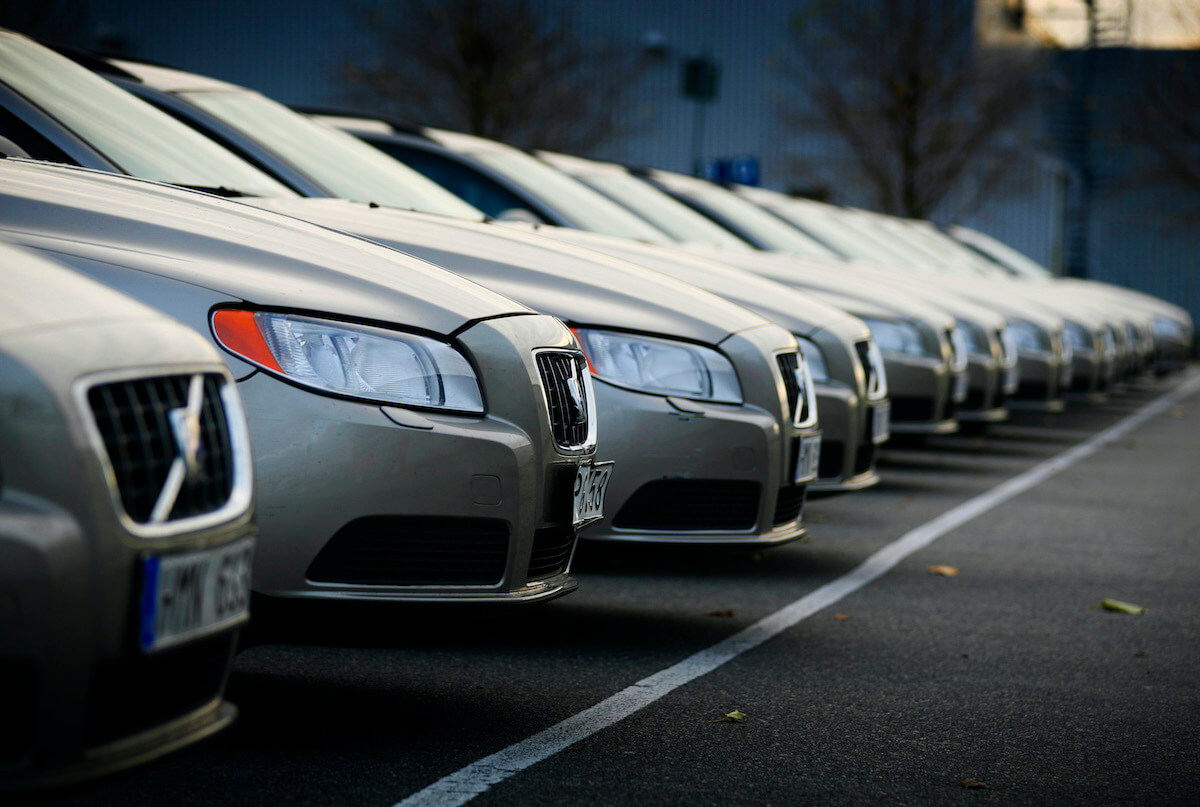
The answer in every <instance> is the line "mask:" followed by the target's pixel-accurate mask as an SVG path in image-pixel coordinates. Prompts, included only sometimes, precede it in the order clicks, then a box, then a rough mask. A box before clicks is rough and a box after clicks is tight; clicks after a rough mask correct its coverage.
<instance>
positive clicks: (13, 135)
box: [0, 107, 76, 165]
mask: <svg viewBox="0 0 1200 807" xmlns="http://www.w3.org/2000/svg"><path fill="white" fill-rule="evenodd" d="M0 137H7V138H8V139H9V140H11V141H12V142H13V143H15V144H16V145H18V146H20V147H21V148H23V149H25V153H27V154H28V155H29V156H30V157H32V158H33V159H35V160H46V161H47V162H54V163H67V164H69V165H75V164H76V163H75V160H72V159H71V158H70V157H68V156H67V155H66V153H65V152H64V151H63V150H62V149H60V148H59V147H58V146H56V145H54V144H53V143H51V142H50V141H49V140H47V139H46V138H45V137H44V136H42V135H41V134H40V133H38V131H37V130H36V129H34V128H33V127H32V126H30V125H29V124H28V123H26V122H25V121H23V120H21V119H20V118H18V117H17V116H16V115H14V114H13V113H12V112H9V111H8V110H7V109H4V108H3V107H0Z"/></svg>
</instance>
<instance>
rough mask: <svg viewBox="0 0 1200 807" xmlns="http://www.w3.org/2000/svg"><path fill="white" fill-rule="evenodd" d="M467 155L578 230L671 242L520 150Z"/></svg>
mask: <svg viewBox="0 0 1200 807" xmlns="http://www.w3.org/2000/svg"><path fill="white" fill-rule="evenodd" d="M471 156H472V157H474V158H475V159H477V160H479V161H480V162H482V163H487V164H488V165H489V166H491V167H492V168H494V169H496V170H497V171H499V172H500V173H501V174H503V175H504V176H505V177H507V178H508V179H509V180H511V181H513V182H515V183H517V184H519V185H520V186H521V187H522V188H524V189H525V191H526V192H527V193H529V194H531V195H533V196H536V197H539V198H541V199H544V200H545V204H546V206H547V207H551V208H557V209H559V210H561V211H562V213H563V215H564V216H566V217H567V218H569V219H571V220H572V221H574V222H575V223H576V224H577V225H578V226H579V228H580V229H583V230H590V231H592V232H595V233H604V234H606V235H615V236H620V237H621V238H633V239H636V240H638V241H649V242H650V243H653V244H669V243H671V239H670V238H669V237H667V235H666V234H665V233H663V232H662V231H660V230H657V229H655V228H654V227H652V226H651V225H650V224H647V223H646V222H644V221H642V220H641V219H639V218H638V217H637V216H635V215H633V214H632V213H630V212H629V211H628V210H626V209H625V208H623V207H621V206H620V205H618V204H617V203H616V202H614V201H612V200H611V199H609V198H607V197H605V196H602V195H601V194H599V193H597V192H596V191H594V190H592V189H591V188H589V187H588V186H586V185H584V184H583V183H581V182H578V181H576V180H575V179H573V178H572V177H569V176H567V175H566V174H564V173H563V172H562V171H559V170H558V169H557V168H551V167H550V166H549V165H546V163H544V162H542V161H541V160H539V159H537V158H535V157H530V156H529V155H528V154H525V153H524V152H521V151H517V150H515V149H513V150H509V149H504V150H497V149H479V150H478V151H472V152H471Z"/></svg>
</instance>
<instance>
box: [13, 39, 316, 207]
mask: <svg viewBox="0 0 1200 807" xmlns="http://www.w3.org/2000/svg"><path fill="white" fill-rule="evenodd" d="M0 80H2V81H3V82H4V83H5V84H7V85H8V86H9V87H11V88H12V89H13V90H15V91H16V92H17V93H19V94H21V95H22V96H24V97H25V98H27V99H28V100H29V101H30V102H32V103H33V104H35V105H36V106H38V107H39V108H40V109H41V110H42V111H44V112H46V113H47V114H48V115H50V116H51V117H53V118H55V119H56V120H57V121H58V122H59V123H60V124H62V125H63V126H64V127H66V128H67V129H70V130H71V131H72V132H73V133H74V134H75V135H76V136H77V137H79V138H80V139H81V140H83V141H84V142H86V143H87V144H88V145H89V146H91V147H92V148H93V149H95V150H96V151H97V152H99V153H100V154H101V155H102V156H103V157H104V158H105V159H107V160H108V161H109V162H111V163H112V164H113V165H115V166H116V167H117V168H119V169H120V170H121V171H124V172H125V173H127V174H131V175H132V176H136V177H142V178H143V179H153V180H158V181H159V182H169V183H171V184H175V185H186V186H188V187H196V188H211V189H217V188H221V189H224V190H225V191H227V192H231V193H233V192H236V193H244V194H248V195H252V196H290V195H293V194H292V191H290V190H289V189H288V188H287V187H285V186H284V185H282V184H280V183H279V182H276V181H275V180H274V179H272V178H271V177H269V176H267V175H266V174H264V173H263V172H262V171H259V170H258V169H257V168H255V167H254V166H252V165H250V164H249V163H247V162H245V161H244V160H242V159H241V158H240V157H238V156H236V155H234V154H231V153H229V152H228V151H226V150H225V149H223V148H221V147H220V146H218V145H217V144H216V143H213V142H212V141H211V140H209V139H208V138H206V137H204V136H203V135H200V134H198V133H197V132H194V131H192V130H191V129H190V128H189V127H187V126H185V125H184V124H182V123H180V122H179V121H177V120H175V119H173V118H171V117H170V116H169V115H167V114H165V113H163V112H160V111H159V110H157V109H155V108H154V107H152V106H150V105H149V104H147V103H144V102H142V101H140V100H138V99H137V98H134V97H133V96H132V95H130V94H129V93H127V92H125V91H124V90H121V89H119V88H117V87H116V86H114V85H113V84H110V83H109V82H108V81H106V80H104V79H102V78H100V77H99V76H97V75H95V74H94V73H92V72H91V71H89V70H86V69H85V68H82V67H80V66H79V65H77V64H75V63H74V62H72V61H70V60H69V59H66V58H64V57H62V56H59V55H58V54H57V53H54V52H53V51H51V50H49V49H47V48H44V47H42V46H41V45H38V44H37V43H35V42H32V41H30V40H28V39H25V38H24V37H20V36H12V35H7V34H5V35H0Z"/></svg>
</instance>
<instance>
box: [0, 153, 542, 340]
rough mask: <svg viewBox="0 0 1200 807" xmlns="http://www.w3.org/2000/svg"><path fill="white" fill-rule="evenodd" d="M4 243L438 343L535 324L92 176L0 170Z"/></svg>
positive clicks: (421, 275)
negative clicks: (416, 333) (501, 326)
mask: <svg viewBox="0 0 1200 807" xmlns="http://www.w3.org/2000/svg"><path fill="white" fill-rule="evenodd" d="M0 234H3V235H4V236H6V237H7V238H9V239H10V240H12V241H15V242H17V243H22V244H26V245H29V246H34V247H37V248H39V249H42V250H46V251H49V252H57V253H61V254H64V255H73V256H80V257H86V258H89V259H92V260H98V261H103V262H108V263H113V264H118V265H121V266H125V267H129V268H132V269H137V270H139V271H142V272H146V273H149V274H153V275H158V276H162V277H167V278H170V279H172V280H176V281H182V282H185V283H190V284H192V285H195V286H198V287H202V288H207V289H210V290H212V291H215V292H218V293H220V294H228V295H229V296H230V297H231V298H235V299H238V300H242V301H245V302H248V303H251V304H254V305H261V306H271V307H280V308H291V309H299V310H308V311H314V312H326V313H330V314H334V315H342V316H347V317H354V318H359V319H365V320H374V321H378V322H383V323H404V324H408V325H411V326H414V327H419V328H423V329H426V330H430V331H434V332H437V333H442V334H450V333H453V332H455V331H456V330H458V329H460V328H462V327H463V326H464V325H466V324H468V323H470V322H474V321H478V320H482V319H488V318H491V317H497V316H507V315H512V314H529V313H532V312H531V311H530V310H529V309H528V308H526V307H524V306H522V305H520V304H518V303H515V302H513V301H512V300H509V299H506V298H504V297H502V296H500V295H499V294H497V293H495V292H492V291H489V290H487V289H485V288H483V287H481V286H478V285H476V284H474V283H471V282H470V281H468V280H465V279H464V278H461V277H459V276H457V275H455V274H452V273H450V272H447V271H445V270H443V269H441V268H439V267H437V266H434V265H432V264H429V263H426V262H424V261H420V260H417V259H415V258H412V257H410V256H407V255H401V254H399V253H397V252H395V251H394V250H390V249H386V248H384V247H381V246H379V245H377V244H372V243H369V242H367V241H364V240H362V239H359V238H354V237H351V236H349V235H346V234H344V233H337V232H333V231H330V230H327V229H325V228H322V227H318V226H314V225H312V224H310V223H307V222H303V221H299V220H297V219H293V218H290V217H287V216H280V215H277V214H274V213H270V212H267V211H263V210H259V209H257V208H255V207H251V206H249V205H244V204H239V203H237V202H232V201H229V200H227V199H221V198H218V197H216V196H210V195H209V194H204V193H198V192H194V191H186V190H181V189H178V188H174V187H171V186H168V185H162V184H159V183H154V182H147V181H143V180H137V179H131V178H129V177H122V176H117V175H114V174H108V173H103V172H99V171H89V170H85V169H78V168H68V167H63V166H50V165H47V164H44V163H34V162H26V161H17V160H0Z"/></svg>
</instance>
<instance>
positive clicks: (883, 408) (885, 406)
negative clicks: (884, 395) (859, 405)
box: [871, 403, 892, 443]
mask: <svg viewBox="0 0 1200 807" xmlns="http://www.w3.org/2000/svg"><path fill="white" fill-rule="evenodd" d="M871 418H872V421H871V442H873V443H886V442H887V439H888V438H889V437H891V436H892V405H891V404H890V403H882V404H880V405H879V406H877V407H875V409H874V410H872V412H871Z"/></svg>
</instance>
